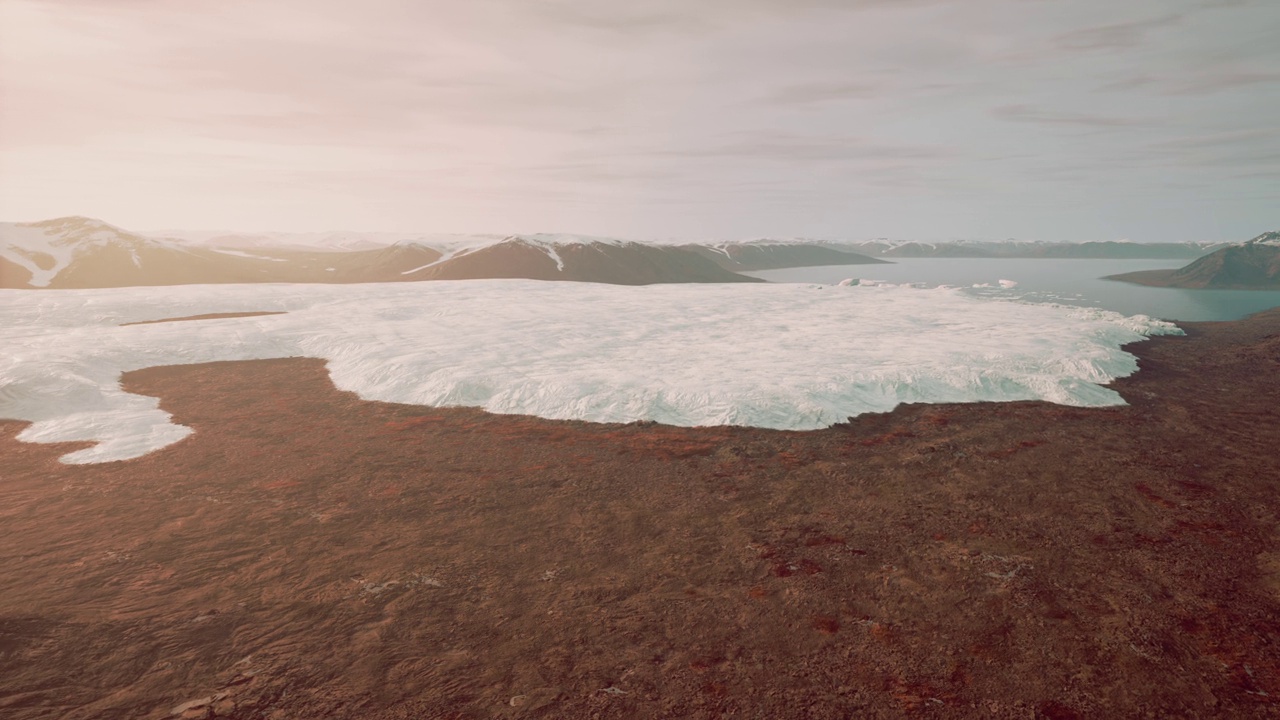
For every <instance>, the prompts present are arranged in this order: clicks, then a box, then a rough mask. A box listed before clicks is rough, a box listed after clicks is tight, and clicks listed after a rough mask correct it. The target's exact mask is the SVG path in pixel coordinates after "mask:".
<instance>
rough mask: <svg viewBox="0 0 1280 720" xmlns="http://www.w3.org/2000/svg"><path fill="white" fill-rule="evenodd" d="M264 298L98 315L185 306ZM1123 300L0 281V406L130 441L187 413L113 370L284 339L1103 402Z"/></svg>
mask: <svg viewBox="0 0 1280 720" xmlns="http://www.w3.org/2000/svg"><path fill="white" fill-rule="evenodd" d="M273 310H274V311H286V314H284V315H273V316H264V317H252V318H235V319H219V320H201V321H191V322H174V323H160V324H153V325H135V326H130V327H120V324H121V323H126V322H136V321H141V320H155V319H161V318H173V317H182V316H187V315H196V314H204V313H225V312H241V311H273ZM1177 332H1180V331H1179V330H1178V329H1177V328H1176V327H1175V326H1173V325H1170V324H1168V323H1163V322H1159V321H1155V320H1151V319H1149V318H1146V317H1143V316H1137V317H1124V316H1121V315H1118V314H1116V313H1112V312H1107V311H1102V310H1095V309H1086V308H1069V307H1062V306H1053V305H1034V304H1023V303H1018V302H1012V301H1001V300H999V299H992V298H990V297H986V298H978V297H973V296H970V295H966V294H964V293H962V292H960V291H957V290H951V289H928V290H926V289H916V288H911V287H894V286H877V287H863V286H853V287H834V286H820V285H781V284H779V285H739V284H728V285H653V286H647V287H622V286H614V285H597V284H590V283H549V282H536V281H525V280H484V281H465V282H431V283H413V284H374V285H329V286H324V285H237V286H228V285H221V286H208V285H205V286H185V287H165V288H119V289H104V290H55V291H30V290H12V291H0V347H2V348H3V352H2V353H0V417H5V418H13V419H19V420H27V421H31V422H32V423H33V424H32V425H30V426H29V427H28V428H27V429H25V430H24V431H23V432H22V433H21V434H20V435H19V439H21V440H25V441H30V442H61V441H94V442H96V443H97V444H96V445H94V446H92V447H90V448H87V449H84V450H80V451H77V452H73V453H71V454H69V455H66V456H64V457H63V458H62V459H63V461H64V462H68V463H93V462H104V461H110V460H123V459H128V458H134V457H138V456H140V455H143V454H146V453H148V452H151V451H154V450H157V449H160V448H163V447H165V446H167V445H170V444H172V443H174V442H177V441H178V440H181V439H182V438H184V437H186V436H187V435H188V434H190V432H191V430H190V429H189V428H186V427H182V426H179V425H176V424H174V423H173V422H171V418H170V417H169V415H168V414H167V413H165V412H163V411H161V410H160V409H159V408H158V401H157V399H155V398H151V397H143V396H138V395H131V394H128V393H125V392H123V391H122V390H121V388H120V374H121V372H124V371H129V370H135V369H139V368H145V367H151V366H156V365H172V364H182V363H199V362H210V361H216V360H248V359H261V358H280V357H290V356H306V357H316V358H323V359H325V360H327V361H328V367H329V372H330V374H331V376H332V378H333V381H334V384H335V385H336V386H337V387H339V388H340V389H343V390H351V391H354V392H356V393H358V394H359V395H360V396H361V397H363V398H365V399H369V400H382V401H390V402H399V403H412V404H420V405H432V406H459V405H461V406H473V407H479V408H484V409H486V410H489V411H491V412H495V413H522V414H530V415H537V416H541V417H544V418H553V419H569V418H574V419H581V420H590V421H597V422H630V421H635V420H654V421H657V422H661V423H668V424H672V425H684V426H693V425H721V424H732V425H751V426H758V427H766V428H779V429H816V428H822V427H826V426H829V425H831V424H834V423H837V422H842V421H844V420H845V419H846V418H848V417H850V416H854V415H858V414H861V413H867V412H882V411H887V410H890V409H892V408H893V407H894V406H895V405H897V404H898V403H902V402H932V403H937V402H961V401H1007V400H1030V399H1041V400H1047V401H1050V402H1055V403H1062V404H1068V405H1115V404H1123V400H1122V399H1121V398H1120V396H1119V395H1118V394H1116V393H1115V392H1113V391H1111V390H1108V389H1106V388H1103V387H1100V386H1099V385H1100V384H1102V383H1106V382H1108V381H1110V380H1111V379H1113V378H1115V377H1120V376H1125V375H1128V374H1130V373H1132V372H1134V371H1135V370H1136V368H1137V365H1136V360H1135V358H1134V357H1133V356H1131V355H1129V354H1127V353H1124V352H1121V350H1120V346H1121V345H1122V344H1124V343H1128V342H1132V341H1135V340H1139V339H1142V338H1143V337H1144V336H1146V335H1150V334H1157V333H1177Z"/></svg>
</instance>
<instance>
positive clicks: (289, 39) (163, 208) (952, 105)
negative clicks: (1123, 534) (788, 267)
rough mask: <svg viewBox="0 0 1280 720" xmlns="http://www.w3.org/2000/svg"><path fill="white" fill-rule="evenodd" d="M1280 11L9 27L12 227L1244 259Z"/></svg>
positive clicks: (1278, 137) (187, 2) (1263, 159)
mask: <svg viewBox="0 0 1280 720" xmlns="http://www.w3.org/2000/svg"><path fill="white" fill-rule="evenodd" d="M1277 38H1280V0H1126V1H1125V2H1117V1H1116V0H631V1H629V2H622V1H621V0H618V1H609V2H605V1H603V0H595V1H591V0H546V1H539V0H465V1H456V0H450V1H448V2H444V1H435V0H427V1H423V0H361V1H360V2H353V1H351V0H217V1H216V2H209V1H205V0H0V219H5V220H36V219H43V218H48V217H54V216H58V215H67V214H80V215H90V216H94V217H99V218H102V219H104V220H107V221H108V222H112V223H115V224H117V225H121V226H123V227H126V228H131V229H158V228H187V229H238V230H297V231H307V230H334V229H349V230H405V231H441V232H539V231H546V232H571V233H593V234H602V235H616V236H623V237H652V236H663V237H673V236H674V237H691V238H707V237H750V236H763V235H804V236H823V237H848V238H865V237H872V236H890V237H895V238H917V239H942V238H955V237H986V238H1000V237H1009V236H1014V237H1019V238H1024V239H1040V240H1073V241H1074V240H1091V239H1119V238H1131V239H1133V240H1140V241H1156V240H1201V239H1204V240H1212V239H1230V240H1243V239H1247V238H1248V237H1251V236H1252V235H1255V234H1257V233H1259V232H1262V231H1263V230H1268V229H1277V228H1280V41H1277Z"/></svg>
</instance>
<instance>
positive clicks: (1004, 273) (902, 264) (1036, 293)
mask: <svg viewBox="0 0 1280 720" xmlns="http://www.w3.org/2000/svg"><path fill="white" fill-rule="evenodd" d="M1186 264H1187V261H1186V260H1029V259H1007V258H1001V259H985V258H899V259H895V260H894V261H893V264H892V265H833V266H826V267H804V268H786V269H783V270H764V271H760V272H751V273H743V274H744V275H752V276H754V277H758V278H763V279H765V280H768V281H770V282H784V283H786V282H799V283H823V284H834V283H837V282H840V281H841V280H844V279H846V278H858V279H860V280H879V281H883V282H890V283H922V284H924V285H926V286H930V287H932V286H938V285H954V286H960V287H965V288H969V290H968V291H969V292H974V293H978V294H988V293H990V294H999V295H1001V296H1006V297H1007V296H1013V297H1021V298H1023V299H1025V300H1030V301H1033V302H1057V303H1063V304H1068V305H1081V306H1085V307H1098V308H1104V309H1106V310H1114V311H1116V312H1119V313H1124V314H1125V315H1148V316H1151V317H1156V318H1161V319H1164V320H1187V321H1198V320H1237V319H1239V318H1242V317H1244V316H1246V315H1251V314H1253V313H1255V312H1259V311H1261V310H1267V309H1270V308H1273V307H1280V291H1271V290H1179V289H1173V288H1150V287H1143V286H1141V285H1133V284H1130V283H1123V282H1115V281H1112V280H1103V279H1101V278H1102V277H1103V276H1106V275H1115V274H1118V273H1125V272H1133V271H1135V270H1155V269H1161V268H1177V267H1182V266H1183V265H1186ZM1000 280H1013V281H1015V282H1017V283H1018V285H1017V287H1016V288H1013V289H1012V290H1000V289H999V287H998V286H999V281H1000ZM974 285H991V286H996V288H995V289H990V288H974V287H973V286H974Z"/></svg>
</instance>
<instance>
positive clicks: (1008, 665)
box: [0, 310, 1280, 718]
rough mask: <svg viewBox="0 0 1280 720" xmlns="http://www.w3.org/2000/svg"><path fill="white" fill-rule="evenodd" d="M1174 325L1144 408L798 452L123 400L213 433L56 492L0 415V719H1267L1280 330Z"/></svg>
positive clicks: (916, 414)
mask: <svg viewBox="0 0 1280 720" xmlns="http://www.w3.org/2000/svg"><path fill="white" fill-rule="evenodd" d="M1178 325H1179V327H1182V328H1183V329H1184V330H1185V331H1186V333H1187V335H1186V336H1167V337H1166V336H1160V337H1154V338H1149V339H1147V340H1144V341H1141V342H1139V343H1133V344H1131V345H1126V346H1125V347H1124V348H1123V349H1124V350H1125V351H1126V352H1130V353H1133V354H1135V355H1137V356H1138V358H1139V370H1138V372H1136V373H1135V374H1133V375H1131V376H1129V377H1127V378H1121V379H1118V380H1116V381H1114V382H1112V383H1111V384H1109V385H1108V386H1107V387H1109V388H1112V389H1115V390H1117V391H1119V392H1120V393H1121V394H1122V396H1123V397H1124V398H1125V400H1126V401H1127V402H1128V403H1129V404H1128V405H1126V406H1115V407H1104V408H1077V407H1068V406H1058V405H1050V404H1048V403H1043V402H1035V401H1024V402H1013V403H966V404H956V405H903V406H899V407H898V408H897V409H895V410H893V411H892V412H889V413H884V414H879V415H864V416H859V417H857V418H854V419H853V421H852V422H850V423H848V424H841V425H837V426H834V427H832V428H828V429H826V430H811V431H776V430H760V429H752V428H741V427H703V428H679V427H672V426H665V425H658V424H653V423H633V424H628V425H600V424H594V423H586V422H578V421H553V420H542V419H538V418H533V417H528V416H512V415H491V414H488V413H485V412H484V411H481V410H476V409H465V408H449V409H437V408H426V407H419V406H407V405H395V404H389V403H379V402H373V401H363V400H359V399H358V398H356V397H355V396H354V395H353V394H351V393H344V392H340V391H337V390H336V389H334V388H333V386H332V383H331V382H330V381H329V380H328V376H327V373H326V371H325V368H324V364H323V362H322V361H318V360H310V359H284V360H258V361H243V362H221V363H210V364H205V365H186V366H166V367H158V368H148V369H145V370H139V371H134V372H131V373H128V374H126V376H125V377H124V384H125V386H126V389H128V390H129V391H131V392H139V393H142V394H146V395H153V396H156V397H159V398H160V399H161V407H162V408H163V409H164V410H166V411H168V412H171V413H173V415H174V421H175V422H179V423H182V424H184V425H190V426H191V427H193V428H195V429H196V430H197V432H196V433H195V434H194V435H193V436H192V437H190V438H188V439H186V440H183V441H182V442H180V443H177V444H175V445H173V446H170V447H168V448H165V449H163V450H160V451H157V452H154V453H152V454H150V455H147V456H144V457H141V458H138V459H135V460H130V461H123V462H112V463H105V464H101V465H62V464H60V463H58V462H57V458H58V457H59V456H60V455H62V454H64V453H66V452H69V451H70V450H72V449H75V448H76V447H77V446H78V445H79V444H57V445H45V444H29V443H19V442H17V441H16V440H15V439H14V435H16V434H17V433H18V432H19V431H20V430H21V428H22V427H23V426H24V425H25V424H24V423H18V422H9V421H4V422H0V447H3V449H4V453H5V469H6V472H5V477H4V479H3V481H0V492H2V493H3V496H0V508H2V509H0V517H3V518H4V521H5V524H6V528H7V531H8V532H7V544H8V546H9V549H8V550H7V552H5V553H3V555H2V556H0V678H4V680H0V708H3V709H4V710H5V711H6V713H8V714H9V715H10V716H12V717H15V718H28V717H31V718H34V717H41V716H47V715H48V714H49V713H51V712H57V713H60V714H61V715H62V716H64V717H67V718H89V717H163V716H165V715H166V714H168V713H169V711H171V710H173V709H175V708H178V707H180V706H182V705H184V704H186V703H190V702H196V704H195V705H190V706H189V707H186V709H185V710H183V713H185V715H184V716H186V717H211V716H216V717H243V718H256V717H271V716H272V713H281V712H283V713H285V714H286V715H288V716H308V717H318V716H327V717H372V718H393V717H405V716H412V715H413V714H414V713H417V714H419V715H423V716H432V717H435V716H445V717H489V716H509V717H541V716H548V717H550V716H567V717H585V716H591V715H598V716H601V717H617V716H637V715H639V716H651V717H711V716H717V715H721V714H743V715H749V714H751V713H753V712H759V713H763V714H765V715H767V716H769V717H777V718H789V717H810V716H813V715H812V713H810V711H809V708H810V706H814V707H815V708H818V709H821V711H823V712H827V713H828V714H829V715H831V716H832V717H840V716H845V715H854V716H860V717H900V716H902V715H903V714H916V715H919V716H922V717H930V716H940V717H943V716H945V717H1027V716H1028V715H1037V716H1040V717H1055V718H1067V717H1095V716H1100V715H1110V716H1132V715H1135V714H1142V713H1156V714H1158V715H1161V716H1164V717H1213V716H1218V717H1228V716H1239V715H1242V714H1255V715H1262V716H1269V715H1280V705H1277V701H1278V700H1280V661H1277V660H1276V657H1277V653H1276V652H1275V648H1276V647H1277V646H1278V645H1277V644H1278V643H1280V500H1277V499H1276V493H1275V489H1276V481H1275V479H1274V478H1277V477H1280V459H1277V458H1276V457H1275V456H1274V453H1273V452H1272V449H1273V448H1274V447H1275V446H1276V444H1277V443H1278V442H1280V422H1277V421H1278V420H1280V412H1278V411H1277V410H1276V409H1275V408H1274V407H1273V406H1274V403H1273V402H1271V401H1270V399H1273V398H1274V397H1276V396H1277V390H1280V387H1278V386H1280V375H1277V374H1276V373H1274V372H1270V373H1269V372H1266V370H1267V369H1269V368H1272V367H1274V368H1276V369H1280V335H1278V333H1280V311H1277V310H1272V311H1266V312H1263V313H1259V314H1257V315H1254V316H1251V317H1249V318H1247V319H1245V320H1239V321H1229V322H1214V323H1182V322H1180V323H1178ZM1273 363H1274V365H1273ZM206 698H207V699H208V701H207V702H204V699H206ZM54 708H58V709H57V710H54ZM818 716H822V715H821V712H820V713H819V715H818Z"/></svg>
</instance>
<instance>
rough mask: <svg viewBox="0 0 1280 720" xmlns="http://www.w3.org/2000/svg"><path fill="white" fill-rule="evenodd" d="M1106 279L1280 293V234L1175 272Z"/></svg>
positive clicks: (1145, 272) (1215, 254) (1228, 249)
mask: <svg viewBox="0 0 1280 720" xmlns="http://www.w3.org/2000/svg"><path fill="white" fill-rule="evenodd" d="M1107 279H1108V280H1120V281H1123V282H1131V283H1136V284H1138V285H1149V286H1152V287H1171V288H1190V289H1220V290H1280V232H1267V233H1263V234H1261V235H1259V236H1258V237H1255V238H1253V239H1252V240H1249V241H1248V242H1245V243H1243V244H1240V245H1232V246H1230V247H1225V248H1222V249H1221V250H1218V251H1216V252H1213V253H1210V254H1209V255H1206V256H1205V257H1202V258H1200V259H1199V260H1196V261H1195V262H1192V263H1191V264H1189V265H1187V266H1185V267H1181V268H1178V269H1176V270H1143V271H1139V272H1132V273H1124V274H1122V275H1111V276H1109V277H1108V278H1107Z"/></svg>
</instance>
